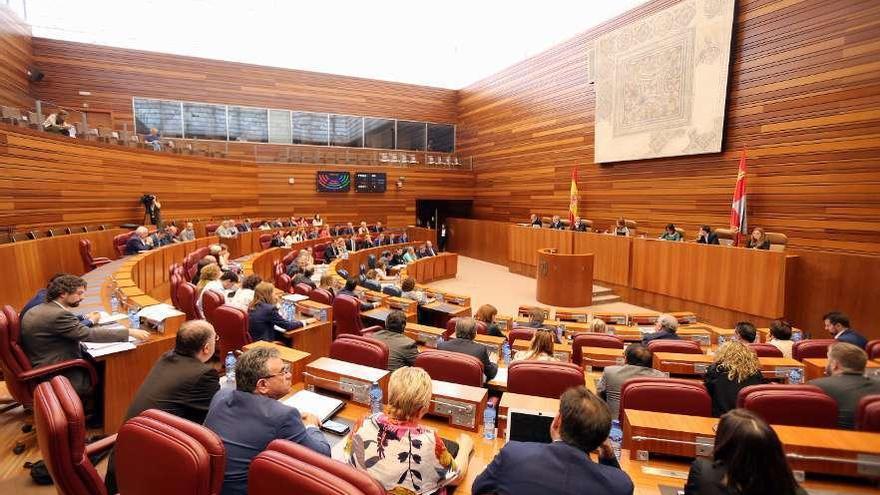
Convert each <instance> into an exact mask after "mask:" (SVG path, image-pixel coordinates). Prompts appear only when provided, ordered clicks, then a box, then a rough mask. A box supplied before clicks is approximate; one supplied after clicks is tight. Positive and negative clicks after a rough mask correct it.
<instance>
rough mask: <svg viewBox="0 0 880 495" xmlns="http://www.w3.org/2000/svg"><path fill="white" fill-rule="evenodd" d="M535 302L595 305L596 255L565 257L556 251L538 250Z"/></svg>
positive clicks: (568, 305)
mask: <svg viewBox="0 0 880 495" xmlns="http://www.w3.org/2000/svg"><path fill="white" fill-rule="evenodd" d="M536 279H537V284H536V286H537V289H536V294H535V299H537V300H538V302H540V303H543V304H549V305H551V306H564V307H576V306H590V305H592V304H593V255H592V254H591V253H590V254H563V253H559V252H557V250H556V249H554V248H542V249H539V250H538V266H537V270H536Z"/></svg>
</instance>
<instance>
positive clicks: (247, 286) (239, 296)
mask: <svg viewBox="0 0 880 495" xmlns="http://www.w3.org/2000/svg"><path fill="white" fill-rule="evenodd" d="M262 281H263V279H262V278H260V276H259V275H253V274H252V275H248V276H247V277H245V278H244V279H243V280H242V281H241V288H240V289H238V290H237V291H235V295H234V296H232V297H230V298H227V299H226V304H228V305H230V306H234V307H236V308H238V309H240V310H243V311H247V310H248V307H249V306H250V305H251V301H253V300H254V289H256V288H257V285H258V284H259V283H260V282H262Z"/></svg>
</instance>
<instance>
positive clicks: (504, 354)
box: [501, 340, 510, 366]
mask: <svg viewBox="0 0 880 495" xmlns="http://www.w3.org/2000/svg"><path fill="white" fill-rule="evenodd" d="M501 359H503V360H504V365H505V366H509V365H510V343H509V342H507V341H506V340H505V341H504V343H503V344H501Z"/></svg>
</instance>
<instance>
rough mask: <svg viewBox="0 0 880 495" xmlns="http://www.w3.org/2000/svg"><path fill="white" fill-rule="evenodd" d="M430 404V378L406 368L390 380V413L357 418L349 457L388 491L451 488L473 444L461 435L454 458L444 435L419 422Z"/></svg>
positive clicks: (387, 410) (464, 467) (347, 446)
mask: <svg viewBox="0 0 880 495" xmlns="http://www.w3.org/2000/svg"><path fill="white" fill-rule="evenodd" d="M430 407H431V377H430V376H428V373H427V372H425V370H423V369H421V368H411V367H408V366H407V367H403V368H400V369H398V370H396V371H394V372H393V373H391V377H390V378H389V381H388V405H387V406H386V407H385V412H383V413H377V414H373V415H370V416H367V417H366V418H363V419H361V420H360V421H358V422H357V423H356V424H355V425H354V427H353V428H352V431H351V435H350V436H349V438H348V441H347V442H346V444H345V459H346V460H347V461H348V463H349V464H351V465H352V466H354V467H355V468H357V469H361V470H364V471H366V472H367V474H369V475H370V476H371V477H372V478H373V479H375V480H376V481H378V482H379V484H380V485H382V487H383V488H384V489H385V491H386V493H389V494H416V493H447V492H446V491H445V490H444V488H443V487H445V486H448V485H456V484H458V483H459V482H460V481H461V480H462V479H464V474H465V472H466V471H467V465H468V459H469V457H470V454H471V451H472V450H473V447H474V444H473V441H472V440H471V438H470V437H469V436H468V435H466V434H463V433H461V434H459V437H458V453H457V455H456V456H455V457H454V458H453V456H452V454H451V453H450V452H449V450H447V447H446V443H445V441H444V440H443V439H442V438H440V435H439V434H438V433H437V432H435V431H434V430H432V429H431V428H428V427H426V426H423V425H421V424H419V423H420V422H421V420H422V417H424V415H425V414H426V413H427V412H428V410H429V409H430Z"/></svg>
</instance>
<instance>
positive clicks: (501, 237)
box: [446, 218, 510, 265]
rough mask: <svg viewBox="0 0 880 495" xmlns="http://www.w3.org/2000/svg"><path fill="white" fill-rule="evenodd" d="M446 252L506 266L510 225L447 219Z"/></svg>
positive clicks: (464, 219)
mask: <svg viewBox="0 0 880 495" xmlns="http://www.w3.org/2000/svg"><path fill="white" fill-rule="evenodd" d="M446 228H447V229H448V232H447V234H448V236H449V238H448V240H447V243H448V245H447V246H446V250H447V251H452V252H454V253H458V254H460V255H462V256H468V257H471V258H477V259H480V260H483V261H488V262H490V263H495V264H497V265H506V264H507V243H508V242H509V241H508V239H509V234H510V224H509V223H507V222H492V221H488V220H470V219H467V218H448V219H447V220H446Z"/></svg>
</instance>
